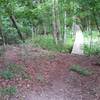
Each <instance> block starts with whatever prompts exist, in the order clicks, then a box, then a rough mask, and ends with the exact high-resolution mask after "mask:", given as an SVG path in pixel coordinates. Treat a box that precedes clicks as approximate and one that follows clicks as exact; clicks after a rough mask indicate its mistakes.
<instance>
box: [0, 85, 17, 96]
mask: <svg viewBox="0 0 100 100" xmlns="http://www.w3.org/2000/svg"><path fill="white" fill-rule="evenodd" d="M16 92H17V90H16V87H14V86H10V87H6V88H0V95H9V96H11V95H14V94H15V93H16Z"/></svg>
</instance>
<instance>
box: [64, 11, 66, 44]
mask: <svg viewBox="0 0 100 100" xmlns="http://www.w3.org/2000/svg"><path fill="white" fill-rule="evenodd" d="M64 17H65V18H64V44H66V41H67V25H66V20H67V13H66V11H65V12H64Z"/></svg>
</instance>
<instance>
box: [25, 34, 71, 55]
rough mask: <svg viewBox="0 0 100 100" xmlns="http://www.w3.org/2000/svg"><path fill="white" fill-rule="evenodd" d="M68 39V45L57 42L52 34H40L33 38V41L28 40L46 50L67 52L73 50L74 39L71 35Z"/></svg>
mask: <svg viewBox="0 0 100 100" xmlns="http://www.w3.org/2000/svg"><path fill="white" fill-rule="evenodd" d="M67 41H68V42H67V43H66V45H64V44H55V43H54V40H53V37H52V36H51V35H38V36H36V37H34V38H32V40H31V41H30V40H29V41H27V42H29V43H30V42H31V44H32V45H33V46H36V47H41V48H43V49H46V50H51V51H57V52H63V53H67V52H71V50H72V47H73V39H72V38H71V37H70V36H69V38H68V40H67Z"/></svg>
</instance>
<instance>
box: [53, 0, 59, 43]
mask: <svg viewBox="0 0 100 100" xmlns="http://www.w3.org/2000/svg"><path fill="white" fill-rule="evenodd" d="M52 3H53V7H52V16H53V19H52V24H53V37H54V40H55V43H56V44H58V41H57V30H56V15H55V0H52Z"/></svg>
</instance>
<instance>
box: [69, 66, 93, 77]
mask: <svg viewBox="0 0 100 100" xmlns="http://www.w3.org/2000/svg"><path fill="white" fill-rule="evenodd" d="M70 70H71V71H74V72H77V73H78V74H80V75H83V76H89V75H91V74H92V71H90V70H88V69H86V68H83V67H81V66H79V65H74V66H72V67H71V68H70Z"/></svg>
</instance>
